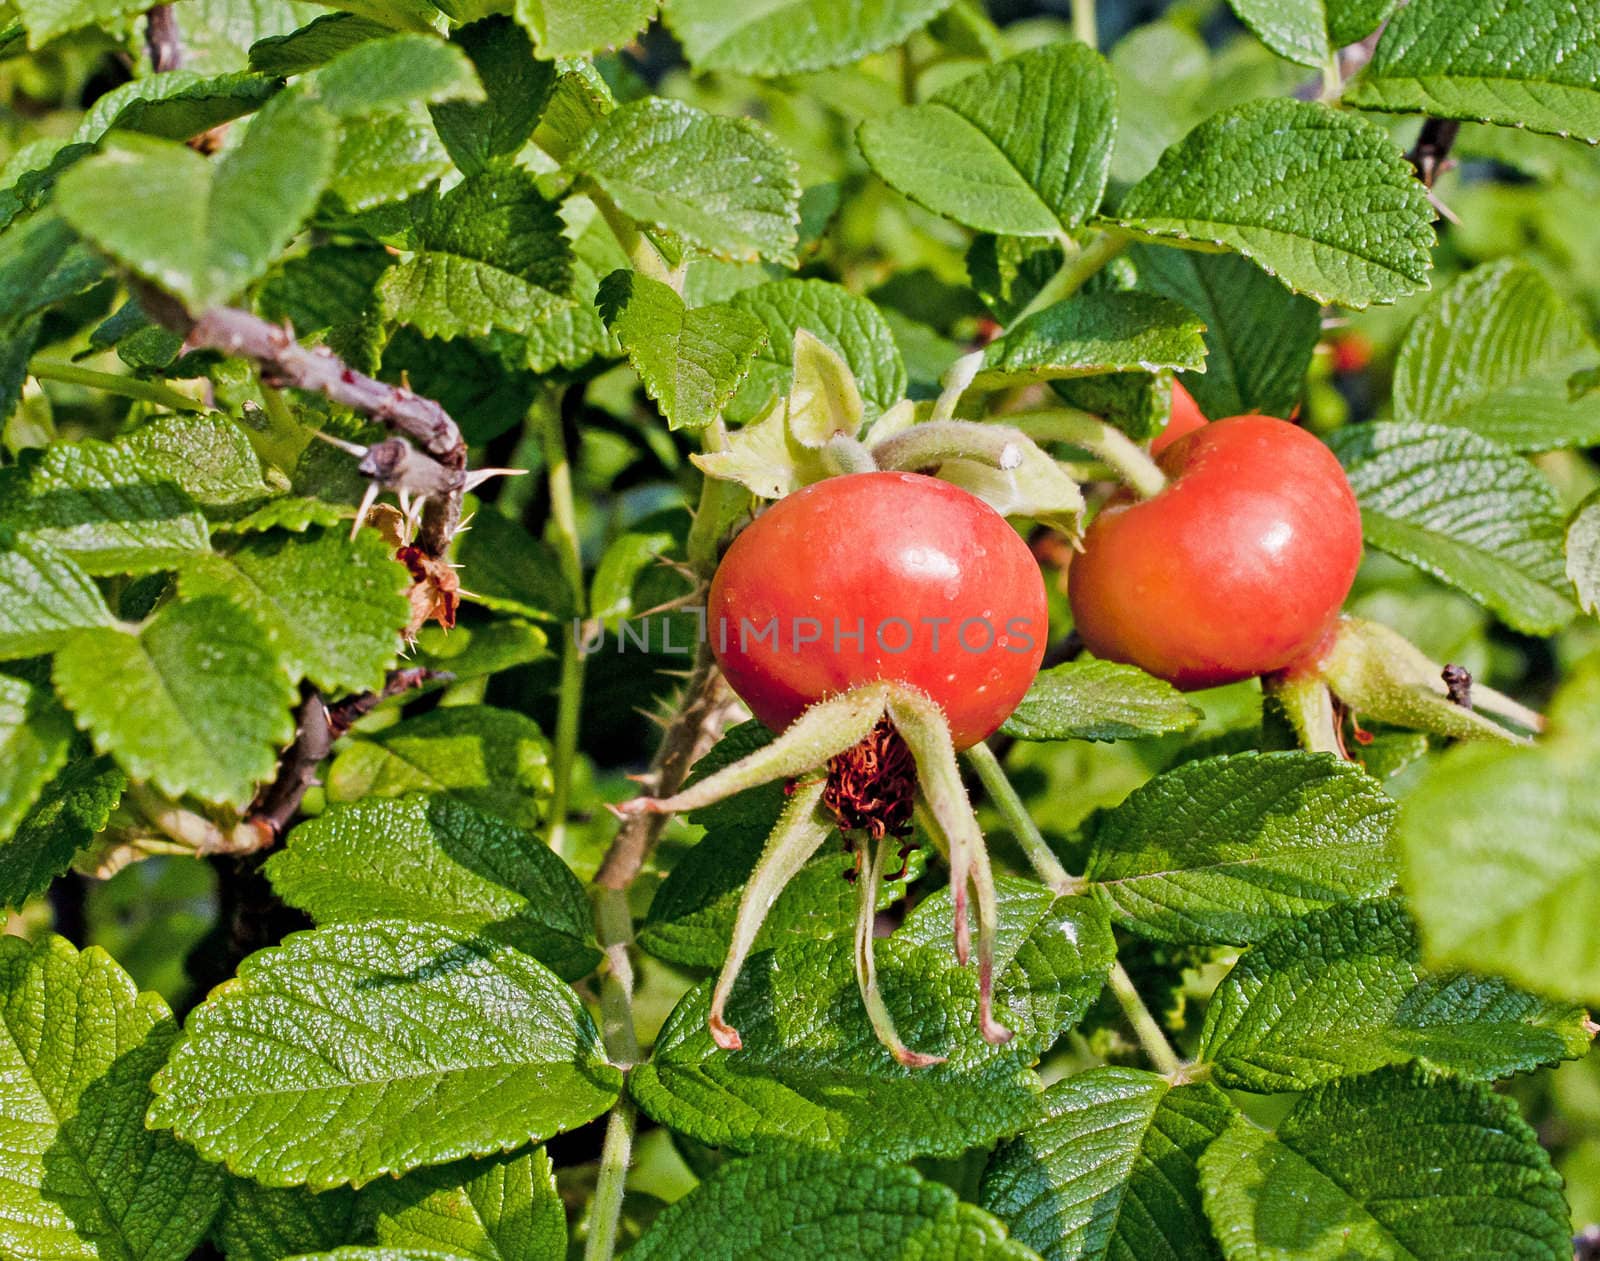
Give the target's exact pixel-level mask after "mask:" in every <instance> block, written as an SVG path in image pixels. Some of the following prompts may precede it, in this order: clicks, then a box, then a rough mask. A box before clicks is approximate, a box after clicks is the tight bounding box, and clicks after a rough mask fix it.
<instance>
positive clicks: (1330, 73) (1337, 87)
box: [1322, 48, 1344, 101]
mask: <svg viewBox="0 0 1600 1261" xmlns="http://www.w3.org/2000/svg"><path fill="white" fill-rule="evenodd" d="M1343 94H1344V75H1343V73H1341V71H1340V69H1339V50H1338V49H1337V48H1335V49H1334V50H1333V51H1332V52H1331V53H1329V54H1328V60H1327V61H1325V62H1323V64H1322V99H1323V100H1324V101H1337V100H1338V99H1339V97H1340V96H1342V95H1343Z"/></svg>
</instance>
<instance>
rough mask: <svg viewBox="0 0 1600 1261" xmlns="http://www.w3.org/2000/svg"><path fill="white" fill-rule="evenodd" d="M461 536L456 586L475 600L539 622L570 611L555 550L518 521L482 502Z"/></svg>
mask: <svg viewBox="0 0 1600 1261" xmlns="http://www.w3.org/2000/svg"><path fill="white" fill-rule="evenodd" d="M463 536H464V537H462V539H461V541H460V543H458V544H457V545H456V560H457V561H459V562H460V563H461V585H462V586H463V587H465V588H466V589H467V590H468V591H470V592H471V593H472V598H473V599H474V600H476V601H478V603H480V604H484V605H487V606H488V607H489V608H491V609H503V610H505V611H506V612H508V613H515V614H518V615H519V616H522V617H531V618H536V619H541V620H542V619H549V618H561V617H565V616H566V615H567V614H568V613H569V612H570V611H571V605H572V592H571V591H570V590H569V589H568V587H567V584H566V581H565V580H564V579H563V578H562V577H561V570H560V566H559V565H558V564H557V563H556V558H555V554H554V553H553V552H552V551H551V550H550V549H549V548H548V547H546V546H545V545H544V544H543V543H541V542H539V541H538V540H537V539H535V538H534V537H533V536H532V535H531V534H529V533H528V532H527V530H525V529H523V528H522V525H521V524H520V523H519V522H516V521H512V520H511V519H510V518H508V517H505V516H503V515H501V513H500V512H499V511H498V510H497V509H494V508H491V507H489V506H488V505H486V504H485V505H481V506H479V508H478V510H477V511H476V512H474V513H473V515H472V528H471V529H470V530H465V531H463Z"/></svg>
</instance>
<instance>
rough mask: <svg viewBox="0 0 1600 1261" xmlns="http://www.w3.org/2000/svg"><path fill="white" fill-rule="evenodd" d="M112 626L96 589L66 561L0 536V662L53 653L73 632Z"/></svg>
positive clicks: (43, 546)
mask: <svg viewBox="0 0 1600 1261" xmlns="http://www.w3.org/2000/svg"><path fill="white" fill-rule="evenodd" d="M113 620H114V619H113V618H112V616H111V610H110V609H108V608H107V607H106V602H105V598H104V597H103V596H102V595H101V594H100V589H99V588H98V587H96V586H95V585H94V580H93V579H91V578H90V577H89V575H88V574H86V573H84V572H83V570H82V569H80V568H79V567H78V564H77V562H76V561H74V560H73V559H72V558H71V557H69V556H66V555H64V554H63V553H61V552H58V551H56V550H55V549H54V548H53V547H51V546H49V545H48V544H47V543H43V542H23V541H15V540H10V539H8V538H6V536H5V535H4V534H3V533H0V659H4V658H11V657H32V656H35V655H37V654H39V653H44V652H53V651H55V649H57V648H59V647H60V646H61V645H62V644H64V643H65V642H66V641H67V640H68V639H69V638H71V637H72V635H73V634H74V633H76V632H77V631H80V630H83V629H84V628H85V627H90V626H110V625H111V623H112V621H113Z"/></svg>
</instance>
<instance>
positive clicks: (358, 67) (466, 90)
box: [302, 35, 484, 119]
mask: <svg viewBox="0 0 1600 1261" xmlns="http://www.w3.org/2000/svg"><path fill="white" fill-rule="evenodd" d="M307 87H309V90H310V94H311V96H312V99H314V100H315V101H316V102H317V103H318V104H320V105H321V106H322V107H323V108H324V109H325V110H327V111H328V112H329V113H330V114H332V115H334V117H336V118H342V119H361V118H365V117H367V116H369V115H372V114H382V113H387V112H388V111H391V110H395V109H399V108H401V107H402V106H405V105H409V104H411V103H413V102H416V103H420V104H423V105H438V104H440V103H442V102H444V101H479V102H481V101H482V100H483V99H484V93H483V85H482V84H481V83H479V82H478V76H477V74H476V73H475V72H474V71H473V68H472V63H471V62H470V61H468V60H467V56H466V54H465V53H463V52H462V51H461V50H460V49H459V48H457V47H455V46H454V45H452V44H446V43H444V42H443V41H442V40H438V39H434V38H432V37H431V36H427V35H391V36H389V37H388V38H387V39H373V40H364V41H362V42H361V43H358V44H356V45H355V46H354V47H353V48H350V49H348V50H347V51H345V52H342V53H340V54H339V55H338V56H337V57H335V58H334V59H333V60H332V61H330V62H328V64H327V65H325V66H323V67H321V68H320V69H318V70H317V71H315V72H314V73H313V74H312V75H310V76H309V78H308V79H307ZM302 90H304V89H302Z"/></svg>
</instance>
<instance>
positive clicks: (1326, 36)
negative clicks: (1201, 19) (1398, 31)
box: [1228, 0, 1399, 70]
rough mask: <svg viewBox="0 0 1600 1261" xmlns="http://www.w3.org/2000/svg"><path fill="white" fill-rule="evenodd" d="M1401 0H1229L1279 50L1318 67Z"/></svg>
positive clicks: (1375, 25) (1369, 30) (1380, 20)
mask: <svg viewBox="0 0 1600 1261" xmlns="http://www.w3.org/2000/svg"><path fill="white" fill-rule="evenodd" d="M1398 3H1399V0H1228V5H1229V7H1230V8H1232V10H1233V11H1234V12H1235V13H1237V14H1238V15H1239V20H1240V21H1241V22H1243V23H1244V24H1245V25H1246V26H1248V27H1249V28H1250V29H1251V30H1252V31H1254V32H1255V35H1256V38H1257V39H1259V40H1260V41H1261V42H1262V43H1263V44H1265V45H1266V46H1267V47H1268V48H1270V49H1272V51H1273V52H1275V53H1277V54H1278V56H1280V57H1284V58H1287V59H1288V60H1290V61H1293V62H1298V63H1299V64H1300V65H1302V66H1310V67H1312V68H1313V69H1316V70H1320V69H1321V68H1322V67H1323V66H1325V65H1327V64H1328V61H1329V59H1330V58H1331V57H1332V56H1333V55H1334V54H1335V53H1336V52H1338V50H1339V49H1341V48H1343V47H1344V46H1345V45H1346V44H1354V43H1355V42H1356V41H1357V40H1360V39H1364V38H1365V37H1366V36H1367V35H1369V34H1371V33H1372V32H1373V31H1375V30H1377V29H1378V27H1379V26H1380V25H1382V23H1383V20H1384V19H1385V18H1387V17H1388V16H1389V14H1390V13H1392V12H1393V11H1394V8H1395V5H1396V4H1398Z"/></svg>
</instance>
